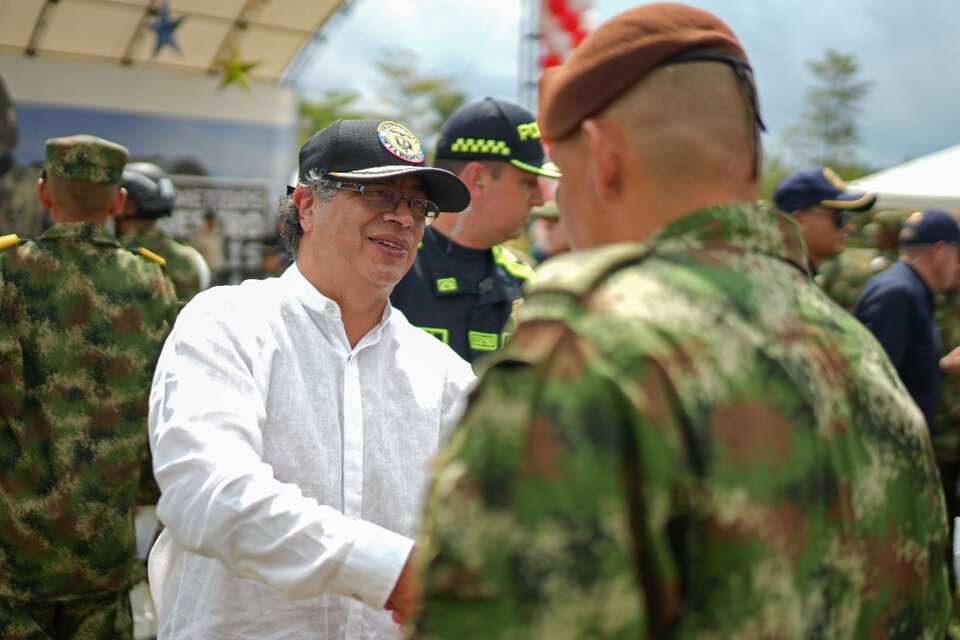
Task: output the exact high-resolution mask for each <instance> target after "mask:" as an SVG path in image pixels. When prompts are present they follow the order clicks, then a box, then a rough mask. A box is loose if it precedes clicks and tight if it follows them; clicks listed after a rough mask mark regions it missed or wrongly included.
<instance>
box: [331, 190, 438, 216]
mask: <svg viewBox="0 0 960 640" xmlns="http://www.w3.org/2000/svg"><path fill="white" fill-rule="evenodd" d="M327 185H328V186H331V187H333V188H334V189H337V190H339V191H353V192H356V193H359V194H360V197H361V198H362V199H363V200H365V201H366V202H369V203H370V205H371V206H372V207H373V208H374V209H377V210H379V211H383V212H386V211H396V210H397V209H398V208H399V207H400V203H401V202H402V201H404V200H406V201H407V205H408V206H409V207H410V211H411V212H412V213H413V215H414V216H415V217H417V218H422V219H423V222H424V224H425V225H430V224H432V223H433V221H434V220H436V219H437V216H439V215H440V207H439V206H437V204H436V203H435V202H431V201H429V200H427V199H426V198H424V197H423V196H408V195H405V194H404V193H402V192H401V191H400V190H399V189H394V188H393V187H388V186H386V185H382V184H353V183H346V182H328V183H327Z"/></svg>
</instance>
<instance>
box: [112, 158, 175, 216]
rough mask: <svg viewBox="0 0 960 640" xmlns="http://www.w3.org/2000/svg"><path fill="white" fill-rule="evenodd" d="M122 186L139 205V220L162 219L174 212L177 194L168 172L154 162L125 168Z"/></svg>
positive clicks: (130, 165) (140, 163)
mask: <svg viewBox="0 0 960 640" xmlns="http://www.w3.org/2000/svg"><path fill="white" fill-rule="evenodd" d="M120 186H121V187H123V188H124V189H126V190H127V194H128V197H130V198H133V200H134V201H135V202H136V203H137V209H138V213H137V215H136V216H133V217H139V218H160V217H162V216H165V215H169V214H170V213H171V212H172V211H173V204H174V202H175V201H176V197H177V192H176V190H175V189H174V188H173V182H172V181H171V180H170V176H168V175H167V172H166V171H164V170H163V169H161V168H160V167H158V166H157V165H155V164H153V163H152V162H130V163H128V164H127V165H126V166H125V167H124V168H123V177H122V178H121V179H120Z"/></svg>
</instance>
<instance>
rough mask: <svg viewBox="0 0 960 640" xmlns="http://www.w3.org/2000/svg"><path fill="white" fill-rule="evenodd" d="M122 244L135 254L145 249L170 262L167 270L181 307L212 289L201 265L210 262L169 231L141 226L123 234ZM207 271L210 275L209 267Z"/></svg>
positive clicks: (166, 267)
mask: <svg viewBox="0 0 960 640" xmlns="http://www.w3.org/2000/svg"><path fill="white" fill-rule="evenodd" d="M120 244H122V245H123V246H125V247H127V248H128V249H132V250H134V251H136V250H137V249H139V248H140V247H143V248H144V249H148V250H150V251H152V252H154V253H155V254H157V255H158V256H160V257H161V258H163V259H164V260H166V261H167V264H166V266H165V269H166V271H167V275H168V276H170V279H171V280H172V281H173V285H174V288H175V289H176V291H177V299H178V300H179V301H180V304H181V305H184V304H186V303H187V302H188V301H189V300H190V299H191V298H192V297H193V296H195V295H197V294H198V293H199V292H200V290H201V289H202V288H205V287H206V286H209V275H208V276H207V277H206V280H207V282H201V280H202V278H201V274H200V268H199V265H200V263H201V262H202V263H204V264H205V263H206V261H205V260H204V259H203V256H202V255H200V252H199V251H197V250H196V249H194V248H193V247H191V246H190V245H188V244H187V243H185V242H180V241H179V240H177V239H176V238H174V237H173V236H171V235H170V234H169V233H167V232H166V231H163V230H161V229H159V228H157V227H141V228H139V229H134V230H132V231H130V232H128V233H125V234H123V235H122V236H121V237H120ZM207 271H208V273H209V268H208V269H207Z"/></svg>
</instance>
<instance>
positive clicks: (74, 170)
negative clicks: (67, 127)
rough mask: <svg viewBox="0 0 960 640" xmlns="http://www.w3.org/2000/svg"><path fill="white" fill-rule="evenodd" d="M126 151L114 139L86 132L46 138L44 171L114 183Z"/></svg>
mask: <svg viewBox="0 0 960 640" xmlns="http://www.w3.org/2000/svg"><path fill="white" fill-rule="evenodd" d="M128 155H129V152H128V151H127V148H126V147H123V146H121V145H119V144H117V143H116V142H110V141H109V140H104V139H103V138H98V137H96V136H88V135H77V136H67V137H65V138H50V139H49V140H47V154H46V162H45V163H44V165H43V168H44V170H45V171H46V173H47V175H56V176H60V177H63V178H66V179H68V180H74V181H76V182H91V183H93V184H117V183H118V182H120V176H121V175H122V174H123V165H125V164H126V162H127V156H128Z"/></svg>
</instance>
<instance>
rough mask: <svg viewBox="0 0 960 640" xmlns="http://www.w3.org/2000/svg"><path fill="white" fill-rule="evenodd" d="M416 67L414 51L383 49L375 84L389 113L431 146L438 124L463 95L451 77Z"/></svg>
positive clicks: (457, 105)
mask: <svg viewBox="0 0 960 640" xmlns="http://www.w3.org/2000/svg"><path fill="white" fill-rule="evenodd" d="M417 66H418V58H417V54H416V53H414V52H413V51H410V50H408V49H388V50H385V51H382V52H381V53H380V55H379V56H377V60H376V68H377V72H378V74H379V76H380V82H379V83H378V86H380V87H383V90H382V92H381V93H380V95H379V97H380V99H381V100H382V101H383V103H384V109H385V110H386V112H387V113H388V115H390V117H392V118H393V119H395V120H397V121H398V122H400V123H402V124H404V125H406V126H408V127H410V129H411V130H412V131H413V132H414V133H416V134H417V136H418V137H420V138H421V142H423V143H424V145H425V147H426V148H427V149H430V148H432V147H433V144H432V142H433V139H434V138H435V137H436V135H437V134H438V133H439V132H440V127H441V125H443V123H444V121H445V120H446V119H447V118H448V117H449V116H450V114H451V113H453V112H454V111H456V109H457V108H458V107H459V106H460V105H462V104H463V102H464V100H465V99H466V95H465V94H464V93H463V92H462V91H461V90H460V89H459V88H457V87H456V85H455V84H454V78H452V77H450V76H434V75H424V74H422V73H420V71H419V70H418V69H417Z"/></svg>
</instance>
